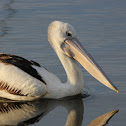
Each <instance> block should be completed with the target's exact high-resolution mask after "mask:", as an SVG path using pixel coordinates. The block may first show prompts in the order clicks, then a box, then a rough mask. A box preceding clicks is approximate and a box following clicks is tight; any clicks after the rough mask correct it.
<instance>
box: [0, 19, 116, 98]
mask: <svg viewBox="0 0 126 126" xmlns="http://www.w3.org/2000/svg"><path fill="white" fill-rule="evenodd" d="M48 40H49V42H50V44H51V45H52V47H53V48H54V50H55V52H56V54H57V55H58V57H59V59H60V61H61V63H62V65H63V67H64V69H65V71H66V74H67V82H66V83H64V84H62V83H61V81H60V80H59V78H58V77H57V76H56V75H54V74H53V73H51V72H49V71H47V70H46V69H45V68H43V67H41V66H40V65H39V64H38V63H36V62H34V61H28V60H26V59H24V58H22V57H18V56H15V55H8V54H0V97H4V98H8V99H13V100H34V99H37V98H40V97H43V98H52V99H58V98H62V97H66V96H73V95H77V94H80V93H81V92H82V89H83V87H84V80H83V74H82V70H81V68H80V65H79V64H78V62H79V63H80V64H81V65H82V66H83V67H84V68H85V69H86V70H87V71H88V72H89V73H90V74H91V75H92V76H94V77H95V78H96V79H97V80H99V81H100V82H101V83H103V84H104V85H106V86H107V87H109V88H111V89H113V90H115V91H117V92H118V89H117V88H116V87H115V86H114V84H113V83H112V82H111V81H110V80H109V78H108V77H107V76H106V74H105V73H104V72H103V70H102V69H101V68H100V67H99V65H98V64H97V63H96V62H95V60H94V59H93V58H92V56H91V55H90V54H88V52H87V51H86V50H85V49H84V47H82V46H81V44H80V43H79V41H78V39H77V35H76V31H75V30H74V28H73V27H72V26H71V25H70V24H68V23H63V22H60V21H54V22H52V23H51V24H50V25H49V29H48Z"/></svg>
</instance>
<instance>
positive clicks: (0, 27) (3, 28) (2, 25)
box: [0, 0, 16, 37]
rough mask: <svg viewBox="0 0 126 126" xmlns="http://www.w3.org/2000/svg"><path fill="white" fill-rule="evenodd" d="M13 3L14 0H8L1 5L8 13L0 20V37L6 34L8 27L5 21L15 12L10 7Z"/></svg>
mask: <svg viewBox="0 0 126 126" xmlns="http://www.w3.org/2000/svg"><path fill="white" fill-rule="evenodd" d="M13 3H14V0H9V2H8V3H5V4H4V5H3V8H4V10H5V11H6V12H7V13H8V14H7V16H5V17H4V18H2V19H1V20H0V37H3V36H4V35H5V34H7V31H8V30H9V27H8V26H7V21H8V20H9V19H10V18H11V17H12V16H13V15H14V13H16V10H15V9H13V8H12V7H11V4H13Z"/></svg>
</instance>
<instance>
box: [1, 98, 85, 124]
mask: <svg viewBox="0 0 126 126" xmlns="http://www.w3.org/2000/svg"><path fill="white" fill-rule="evenodd" d="M57 106H62V107H65V108H66V109H67V110H68V117H67V121H66V126H81V124H82V120H83V112H84V111H83V110H84V108H83V102H82V99H81V98H74V99H65V100H60V101H56V100H41V101H40V100H39V101H34V102H24V103H20V102H11V103H6V102H5V103H0V125H20V126H23V125H28V124H33V123H36V122H38V121H39V120H40V119H41V118H42V117H43V116H45V115H47V113H49V112H50V111H51V110H52V109H54V108H55V107H57Z"/></svg>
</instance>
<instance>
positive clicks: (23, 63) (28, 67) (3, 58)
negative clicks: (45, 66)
mask: <svg viewBox="0 0 126 126" xmlns="http://www.w3.org/2000/svg"><path fill="white" fill-rule="evenodd" d="M0 62H3V63H5V64H10V65H11V64H12V65H14V66H16V67H18V68H20V69H21V70H23V71H24V72H26V73H28V74H30V75H31V76H33V77H35V78H37V79H38V80H40V81H42V82H43V83H44V84H46V83H45V81H44V80H43V79H42V77H41V76H40V75H39V74H38V72H37V71H36V69H34V68H33V67H32V65H35V66H38V67H41V66H40V65H39V64H38V63H37V62H35V61H29V60H27V59H25V58H22V57H19V56H16V55H10V54H0Z"/></svg>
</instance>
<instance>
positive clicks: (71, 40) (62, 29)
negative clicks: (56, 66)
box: [48, 21, 119, 92]
mask: <svg viewBox="0 0 126 126" xmlns="http://www.w3.org/2000/svg"><path fill="white" fill-rule="evenodd" d="M48 40H49V42H50V44H51V45H52V47H53V48H54V50H55V51H56V52H57V50H58V51H59V50H60V52H62V53H63V54H64V55H66V56H68V57H69V58H71V59H73V60H76V61H78V62H79V63H80V64H81V65H82V66H83V67H84V68H85V69H86V70H87V71H88V72H89V73H90V74H91V75H92V76H93V77H94V78H96V79H97V80H99V81H100V82H101V83H103V84H104V85H105V86H107V87H109V88H111V89H112V90H115V91H116V92H119V91H118V89H117V88H116V86H115V85H114V84H113V83H112V82H111V81H110V79H109V78H108V77H107V75H106V74H105V73H104V71H103V70H102V69H101V67H100V66H99V65H98V64H97V63H96V61H95V60H94V59H93V57H92V56H91V55H90V54H89V53H88V52H87V51H86V49H85V48H84V47H83V46H82V45H81V44H80V42H79V41H78V39H77V34H76V31H75V29H74V28H73V26H72V25H70V24H68V23H64V22H60V21H54V22H52V23H51V24H50V25H49V28H48Z"/></svg>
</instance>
